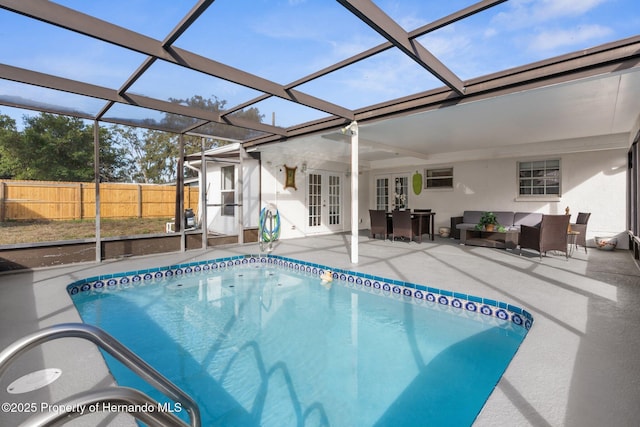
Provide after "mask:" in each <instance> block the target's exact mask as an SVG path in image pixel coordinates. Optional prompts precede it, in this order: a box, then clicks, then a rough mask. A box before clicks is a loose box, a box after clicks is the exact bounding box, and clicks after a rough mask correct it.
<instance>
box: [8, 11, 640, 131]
mask: <svg viewBox="0 0 640 427" xmlns="http://www.w3.org/2000/svg"><path fill="white" fill-rule="evenodd" d="M57 3H59V4H61V5H63V6H66V7H71V8H74V9H77V10H79V11H81V12H83V13H86V14H89V15H92V16H95V17H97V18H99V19H103V20H107V21H110V22H112V23H114V24H116V25H120V26H123V27H127V28H130V29H131V30H133V31H135V32H138V33H141V34H143V35H146V36H148V37H151V38H154V39H157V40H162V39H163V38H164V37H165V36H166V34H167V33H168V32H169V31H171V30H172V29H173V28H174V27H175V26H176V25H177V23H178V22H179V21H180V20H181V18H182V17H183V16H184V15H185V14H186V13H187V12H188V11H189V10H190V9H191V8H192V7H193V5H194V4H195V0H96V1H86V0H59V1H57ZM473 3H475V2H474V1H471V0H467V1H463V0H448V1H424V0H395V1H392V0H379V1H376V2H375V4H376V5H377V6H378V7H380V8H381V9H382V10H383V11H384V12H385V13H386V14H387V15H389V16H390V17H392V18H393V19H395V20H396V21H397V22H398V23H399V24H400V25H401V26H402V27H403V28H404V29H405V30H407V31H411V30H413V29H415V28H418V27H420V26H422V25H425V24H427V23H429V22H431V21H434V20H436V19H439V18H441V17H443V16H446V15H448V14H450V13H452V12H454V11H455V10H458V9H461V8H464V7H467V6H469V5H471V4H473ZM638 29H640V1H638V0H511V1H507V2H505V3H503V4H501V5H499V6H496V7H494V8H491V9H489V10H487V11H484V12H482V13H479V14H477V15H475V16H473V17H471V18H468V19H465V20H463V21H460V22H457V23H454V24H452V25H449V26H447V27H445V28H442V29H439V30H437V31H434V32H432V33H429V34H427V35H425V36H422V37H420V38H418V41H419V42H420V43H422V44H423V45H424V46H425V47H426V48H427V49H428V50H429V51H430V52H431V53H433V54H434V55H435V56H436V57H438V58H439V59H440V61H442V62H443V63H444V65H446V66H447V67H448V68H449V69H451V70H452V71H453V72H454V73H455V74H457V75H458V76H459V77H460V78H461V79H462V80H463V81H464V80H467V79H471V78H475V77H479V76H483V75H486V74H490V73H494V72H497V71H501V70H504V69H507V68H511V67H517V66H520V65H525V64H528V63H532V62H535V61H539V60H543V59H547V58H550V57H553V56H557V55H561V54H565V53H569V52H574V51H579V50H582V49H587V48H590V47H593V46H597V45H600V44H603V43H607V42H610V41H614V40H619V39H622V38H626V37H631V36H635V35H637V34H638ZM0 36H1V37H2V39H3V40H4V41H5V43H3V46H2V48H1V49H0V62H1V63H4V64H8V65H12V66H17V67H24V68H30V69H36V70H38V71H40V72H44V73H48V74H53V75H56V76H60V77H66V78H73V79H78V80H80V81H83V82H87V83H91V84H95V85H100V86H104V87H109V88H113V89H117V88H119V87H120V86H121V85H122V84H123V82H124V81H126V79H127V78H128V77H129V75H130V74H131V73H132V72H133V71H135V70H136V69H137V68H138V66H139V65H140V64H142V62H143V61H144V59H145V57H144V56H143V55H141V54H139V53H135V52H131V51H127V50H126V49H123V48H120V47H117V46H113V45H110V44H107V43H105V42H101V41H98V40H94V39H90V38H87V37H84V36H80V35H78V34H75V33H72V32H69V31H67V30H64V29H60V28H55V27H51V26H48V25H45V24H43V23H41V22H38V21H33V20H29V19H27V18H24V17H22V16H20V15H16V14H14V13H11V12H8V11H6V10H0ZM7 40H9V41H10V42H6V41H7ZM384 41H385V40H384V39H383V38H382V37H381V36H380V35H379V34H377V33H376V32H374V31H373V30H371V29H370V28H369V27H367V26H366V25H365V24H364V23H362V22H361V21H360V20H359V19H358V18H357V17H355V16H354V15H353V14H351V12H349V11H348V10H346V9H345V8H344V7H343V6H341V5H340V4H339V3H338V2H336V1H328V0H288V1H287V0H217V1H215V2H214V3H213V4H212V5H211V6H210V7H209V9H208V10H207V11H206V12H205V13H204V14H203V16H202V17H201V18H200V19H199V20H198V21H196V22H195V23H194V24H193V25H192V26H191V27H190V28H189V29H188V30H187V31H186V32H185V34H183V35H182V36H181V37H180V38H179V39H178V41H177V42H176V43H175V45H176V46H178V47H180V48H183V49H187V50H191V51H193V52H194V53H197V54H200V55H204V56H207V57H209V58H211V59H214V60H216V61H219V62H223V63H226V64H228V65H231V66H233V67H236V68H239V69H244V70H246V71H248V72H250V73H252V74H255V75H258V76H260V77H263V78H265V79H268V80H271V81H274V82H276V83H280V84H288V83H291V82H294V81H296V80H297V79H300V78H301V77H304V76H305V75H308V74H311V73H313V72H315V71H316V70H318V69H321V68H323V67H327V66H329V65H331V64H334V63H336V62H338V61H340V60H343V59H346V58H348V57H350V56H352V55H354V54H356V53H359V52H361V51H363V50H366V49H368V48H371V47H374V46H377V45H379V44H381V43H383V42H384ZM442 85H443V84H442V82H440V81H439V80H437V79H436V78H434V77H432V76H431V75H430V74H429V73H427V72H425V70H424V69H423V68H422V67H420V66H419V65H417V64H416V63H415V62H414V61H412V60H411V59H409V58H407V57H406V56H405V55H403V54H401V53H400V52H399V51H397V50H395V49H393V50H388V51H386V52H383V53H381V54H379V55H376V56H375V57H372V58H370V59H368V60H365V61H363V62H362V63H358V64H354V65H352V66H349V67H347V68H345V69H342V70H339V71H337V72H334V73H332V74H330V75H327V76H324V77H322V78H320V79H318V80H316V81H313V82H310V83H306V84H304V85H302V86H299V87H297V89H298V90H300V91H302V92H305V93H308V94H310V95H313V96H316V97H319V98H323V99H326V100H328V101H330V102H333V103H335V104H338V105H341V106H344V107H347V108H350V109H357V108H361V107H365V106H368V105H372V104H375V103H379V102H383V101H387V100H390V99H394V98H398V97H402V96H406V95H410V94H413V93H417V92H421V91H425V90H429V89H433V88H436V87H440V86H442ZM131 91H132V92H134V93H138V94H143V95H146V96H151V97H155V98H159V99H165V100H166V99H169V98H174V99H186V98H189V97H191V96H193V95H202V96H204V97H217V98H218V99H220V100H224V101H225V102H226V105H227V107H231V106H234V105H237V104H240V103H242V102H245V101H247V100H249V99H252V98H254V97H256V96H257V95H259V93H258V92H256V91H255V90H252V89H247V88H244V87H241V86H238V85H236V84H233V83H229V82H226V81H222V80H220V79H217V78H213V77H211V76H207V75H203V74H201V73H197V72H193V71H190V70H186V69H184V68H182V67H179V66H176V65H173V64H169V63H165V62H161V61H157V62H156V63H155V64H154V65H153V66H152V67H151V69H150V70H149V72H148V73H147V74H146V75H145V76H144V77H143V78H142V79H140V80H139V81H138V82H136V83H135V84H134V86H133V87H132V88H131ZM9 97H22V98H28V99H31V100H37V101H38V102H44V103H51V104H54V105H60V104H68V105H73V106H74V108H77V109H78V110H81V111H85V112H88V113H92V114H95V113H97V112H98V111H99V110H100V109H101V108H102V107H103V105H104V102H103V101H100V100H95V99H87V98H85V97H79V96H77V95H70V94H64V93H60V92H56V91H52V90H46V89H40V88H30V87H26V86H25V85H21V84H18V83H13V82H7V81H4V80H0V98H9ZM256 106H257V107H258V108H259V110H260V112H261V113H263V114H264V115H265V121H266V122H270V121H271V117H272V113H275V117H276V124H277V125H279V126H285V127H287V126H291V125H294V124H297V123H301V122H305V121H308V120H314V119H317V118H321V117H324V116H326V113H323V112H318V111H315V110H312V109H309V108H307V107H302V106H297V105H292V103H290V102H288V101H284V100H279V99H271V100H268V101H265V102H262V103H260V104H257V105H256ZM0 113H2V114H8V115H10V116H12V117H14V119H16V121H17V122H18V123H17V124H18V125H19V126H20V124H21V121H22V119H21V118H22V116H23V115H24V114H34V113H32V112H28V111H25V110H17V109H12V108H9V107H2V106H0ZM109 114H112V115H113V116H114V117H115V116H118V117H120V116H135V117H136V118H146V117H149V116H150V115H151V116H152V117H153V115H154V114H155V113H153V112H149V111H138V110H136V109H134V108H133V107H126V106H121V107H118V108H115V109H114V110H112V111H110V113H109ZM154 118H156V119H159V118H160V117H159V116H158V115H157V114H156V116H155V117H154Z"/></svg>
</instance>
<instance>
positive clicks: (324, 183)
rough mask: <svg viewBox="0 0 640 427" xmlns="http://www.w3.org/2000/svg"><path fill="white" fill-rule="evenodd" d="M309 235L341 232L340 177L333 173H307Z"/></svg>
mask: <svg viewBox="0 0 640 427" xmlns="http://www.w3.org/2000/svg"><path fill="white" fill-rule="evenodd" d="M307 207H308V208H307V209H308V210H307V212H308V215H307V227H308V230H307V231H308V232H309V233H320V232H325V231H340V230H342V216H343V210H342V177H341V176H340V175H339V174H337V173H335V172H326V171H310V172H308V173H307Z"/></svg>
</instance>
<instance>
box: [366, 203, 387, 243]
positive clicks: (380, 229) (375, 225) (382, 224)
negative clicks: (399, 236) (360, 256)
mask: <svg viewBox="0 0 640 427" xmlns="http://www.w3.org/2000/svg"><path fill="white" fill-rule="evenodd" d="M369 219H370V220H371V238H372V239H375V237H376V234H382V238H383V239H385V240H386V238H387V236H388V235H389V227H388V225H387V213H386V212H385V211H384V210H376V209H369Z"/></svg>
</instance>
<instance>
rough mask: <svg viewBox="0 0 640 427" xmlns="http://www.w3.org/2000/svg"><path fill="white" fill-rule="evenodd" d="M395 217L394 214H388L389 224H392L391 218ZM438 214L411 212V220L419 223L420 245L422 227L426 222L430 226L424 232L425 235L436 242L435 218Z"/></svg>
mask: <svg viewBox="0 0 640 427" xmlns="http://www.w3.org/2000/svg"><path fill="white" fill-rule="evenodd" d="M392 215H393V212H387V219H388V221H389V222H391V217H392ZM435 216H436V213H435V212H411V219H415V220H417V221H418V239H419V241H418V243H422V233H423V230H422V225H423V224H424V222H425V220H426V221H428V224H427V226H426V229H425V230H424V232H425V233H428V234H429V237H431V240H434V236H435V225H434V223H435V218H434V217H435Z"/></svg>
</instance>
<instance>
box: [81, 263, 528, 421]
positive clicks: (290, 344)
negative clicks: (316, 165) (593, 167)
mask: <svg viewBox="0 0 640 427" xmlns="http://www.w3.org/2000/svg"><path fill="white" fill-rule="evenodd" d="M276 264H277V263H271V262H269V263H265V262H256V263H253V264H250V263H246V264H239V265H233V266H231V267H227V266H226V265H227V264H225V263H221V264H219V265H220V268H218V264H216V267H215V269H213V268H212V269H209V270H208V271H207V272H206V273H205V272H204V271H199V272H197V273H195V272H194V271H189V270H184V269H179V270H178V273H177V274H175V271H174V273H171V275H169V274H160V275H158V274H157V272H156V273H155V274H148V273H147V279H148V280H146V281H145V280H144V275H143V274H142V273H141V274H135V275H133V276H123V277H126V278H124V279H123V278H119V279H117V278H116V279H117V280H116V279H114V278H111V279H109V280H106V279H103V280H98V279H96V280H94V281H93V282H92V285H91V286H87V284H86V283H85V284H84V285H82V286H77V287H73V286H72V287H70V293H71V294H72V295H73V301H74V303H75V305H76V306H77V308H78V311H79V312H80V315H81V317H82V319H83V321H84V322H86V323H89V324H93V325H96V326H98V327H100V328H103V329H104V330H106V331H107V332H108V333H110V334H112V335H113V336H115V337H116V338H117V339H118V340H120V341H121V342H122V343H123V344H125V345H126V346H127V347H129V348H130V349H132V350H133V351H134V352H136V353H137V354H139V355H140V356H141V357H142V358H143V359H145V360H146V361H147V362H148V363H150V364H151V365H152V366H153V367H154V368H156V369H157V370H159V371H160V372H161V373H162V374H164V375H165V376H166V377H168V378H169V379H170V380H172V381H173V382H175V383H176V384H177V385H178V386H179V387H180V388H182V389H183V390H184V391H186V392H187V393H188V394H190V395H191V396H192V397H193V398H194V399H195V400H196V402H197V403H198V405H199V406H200V410H201V413H202V417H203V425H205V426H213V425H215V426H258V425H263V426H276V427H281V426H287V425H296V426H336V427H337V426H424V425H434V426H440V425H447V426H457V425H460V426H465V425H471V424H472V423H473V421H474V419H475V418H476V416H477V414H478V413H479V411H480V410H481V408H482V406H483V405H484V403H485V401H486V400H487V398H488V397H489V395H490V394H491V392H492V391H493V388H494V387H495V385H496V384H497V382H498V380H499V379H500V377H501V375H502V373H503V372H504V370H505V369H506V367H507V365H508V364H509V362H510V361H511V359H512V358H513V356H514V354H515V353H516V351H517V349H518V347H519V345H520V344H521V342H522V340H523V339H524V337H525V336H526V333H527V328H525V327H522V326H519V325H517V324H514V322H512V321H510V320H502V319H501V318H500V317H503V316H502V314H499V315H498V316H497V317H496V316H489V315H486V314H483V311H482V310H479V309H473V310H472V309H471V308H473V307H470V306H469V307H468V309H466V310H465V309H464V308H455V307H452V305H453V306H457V304H455V303H454V302H453V300H451V299H449V300H448V301H451V303H447V304H445V303H444V302H445V301H442V300H441V301H440V302H438V297H440V296H439V295H437V296H436V300H435V301H429V299H428V298H427V297H426V296H425V297H423V296H422V294H420V296H421V297H422V298H417V297H415V296H405V295H406V293H405V292H397V291H395V286H394V289H393V290H392V289H391V288H390V287H389V286H368V285H365V284H364V281H362V280H359V282H360V283H358V284H356V283H355V282H353V281H351V282H349V281H342V280H339V278H340V276H339V275H337V274H336V279H334V280H333V282H331V283H330V284H325V285H323V284H322V283H321V281H320V278H319V275H320V273H321V272H322V270H321V269H317V271H314V272H311V271H310V269H307V271H304V268H302V269H300V270H298V269H292V268H289V267H287V264H286V263H285V266H284V267H283V266H278V265H276ZM188 271H189V273H190V274H187V272H188ZM156 276H157V278H151V277H156ZM160 276H162V277H160ZM167 276H169V277H167ZM350 280H351V279H350ZM370 283H371V281H369V284H370ZM374 283H378V282H374ZM80 289H84V291H81V290H80ZM385 289H389V290H385ZM416 293H417V292H416ZM426 294H428V292H424V295H426ZM464 303H467V304H468V303H469V301H464ZM477 305H478V306H479V305H480V304H477ZM484 307H485V306H483V309H484ZM490 308H491V309H493V310H494V312H497V311H500V310H496V309H497V307H495V306H492V307H490ZM526 326H528V327H530V323H528V324H527V325H526ZM106 360H107V363H108V365H109V368H110V369H111V371H112V373H113V374H114V376H115V378H116V380H117V381H118V383H119V384H120V385H125V386H132V387H136V388H139V389H141V390H143V391H144V392H146V393H147V394H149V395H151V396H153V397H155V398H157V399H160V398H161V396H160V395H159V394H158V393H157V392H155V391H154V390H153V389H152V388H151V387H150V386H148V385H146V383H144V382H142V380H140V379H138V378H136V377H135V376H134V375H133V374H132V373H130V371H128V370H127V369H126V368H124V367H122V366H121V365H119V364H118V363H117V362H115V361H114V360H113V359H111V358H110V357H109V356H107V357H106ZM183 412H184V411H183ZM181 415H182V417H183V418H185V419H188V418H186V414H181Z"/></svg>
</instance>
